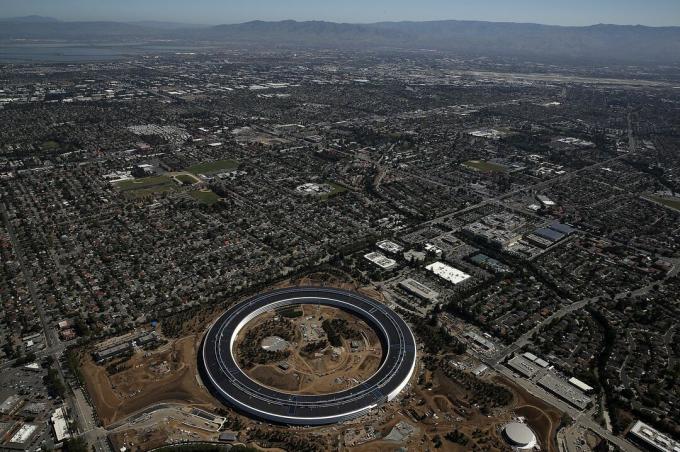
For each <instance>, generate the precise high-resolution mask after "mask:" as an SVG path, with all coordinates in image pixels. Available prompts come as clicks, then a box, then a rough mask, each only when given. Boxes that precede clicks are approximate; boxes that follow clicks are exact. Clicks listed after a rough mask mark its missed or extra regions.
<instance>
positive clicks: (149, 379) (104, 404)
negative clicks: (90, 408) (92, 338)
mask: <svg viewBox="0 0 680 452" xmlns="http://www.w3.org/2000/svg"><path fill="white" fill-rule="evenodd" d="M197 341H198V337H196V336H188V337H185V338H182V339H179V340H175V341H171V342H170V343H169V344H167V345H165V346H163V347H162V348H161V349H159V350H158V351H152V352H144V351H139V352H137V353H136V354H135V355H134V356H133V357H132V358H131V359H130V360H129V361H128V363H126V367H127V368H126V369H125V370H123V371H122V372H119V373H116V374H114V375H109V373H108V372H107V370H106V367H105V366H100V365H97V364H96V363H95V362H94V361H93V360H92V358H91V357H89V356H87V357H86V358H85V359H84V362H83V363H82V367H81V371H82V373H83V376H84V377H85V380H86V387H87V390H88V392H89V394H90V397H91V399H92V401H93V403H94V405H95V408H96V411H97V414H98V415H99V418H100V419H101V421H102V423H103V424H104V426H108V425H110V424H111V423H113V422H116V421H117V420H119V419H123V418H125V417H127V416H129V415H131V414H133V413H135V412H137V411H139V410H141V409H143V408H146V407H148V406H151V405H154V404H157V403H161V402H173V401H178V402H183V403H187V404H197V405H207V406H211V405H213V404H214V400H213V399H212V397H211V396H210V395H209V393H208V392H207V391H206V390H205V389H203V388H201V387H200V386H199V384H198V380H197V378H196V375H197V369H196V364H197V361H196V347H197Z"/></svg>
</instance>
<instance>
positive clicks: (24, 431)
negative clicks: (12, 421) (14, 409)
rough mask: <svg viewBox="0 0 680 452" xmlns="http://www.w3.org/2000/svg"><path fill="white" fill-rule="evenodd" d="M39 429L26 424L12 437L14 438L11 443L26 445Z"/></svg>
mask: <svg viewBox="0 0 680 452" xmlns="http://www.w3.org/2000/svg"><path fill="white" fill-rule="evenodd" d="M37 429H38V426H37V425H33V424H24V425H22V426H21V427H19V430H17V431H16V433H14V435H12V438H10V440H9V442H10V443H13V444H25V443H27V442H28V440H29V439H31V436H33V433H35V431H36V430H37Z"/></svg>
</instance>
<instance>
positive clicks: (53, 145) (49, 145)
mask: <svg viewBox="0 0 680 452" xmlns="http://www.w3.org/2000/svg"><path fill="white" fill-rule="evenodd" d="M40 147H41V148H42V149H43V150H44V151H53V150H55V149H58V148H59V147H60V146H59V143H57V142H56V141H54V140H48V141H45V142H43V143H42V144H41V145H40Z"/></svg>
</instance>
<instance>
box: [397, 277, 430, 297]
mask: <svg viewBox="0 0 680 452" xmlns="http://www.w3.org/2000/svg"><path fill="white" fill-rule="evenodd" d="M399 287H401V288H402V289H404V290H406V291H407V292H409V293H411V294H413V295H415V296H417V297H418V298H421V299H423V300H425V301H429V302H433V301H434V300H436V299H437V297H438V296H439V292H437V291H435V290H432V289H430V288H429V287H427V286H426V285H425V284H422V283H419V282H418V281H416V280H415V279H412V278H406V279H404V280H402V281H400V282H399Z"/></svg>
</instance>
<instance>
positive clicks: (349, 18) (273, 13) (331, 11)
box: [0, 0, 680, 26]
mask: <svg viewBox="0 0 680 452" xmlns="http://www.w3.org/2000/svg"><path fill="white" fill-rule="evenodd" d="M29 14H39V15H43V16H52V17H56V18H58V19H62V20H117V21H132V20H161V21H178V22H191V23H205V24H218V23H236V22H244V21H248V20H254V19H260V20H283V19H296V20H329V21H335V22H376V21H391V20H438V19H463V20H490V21H511V22H537V23H544V24H557V25H591V24H596V23H614V24H643V25H656V26H659V25H680V0H466V1H462V0H342V1H329V0H239V1H237V0H0V16H3V17H13V16H23V15H29Z"/></svg>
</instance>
